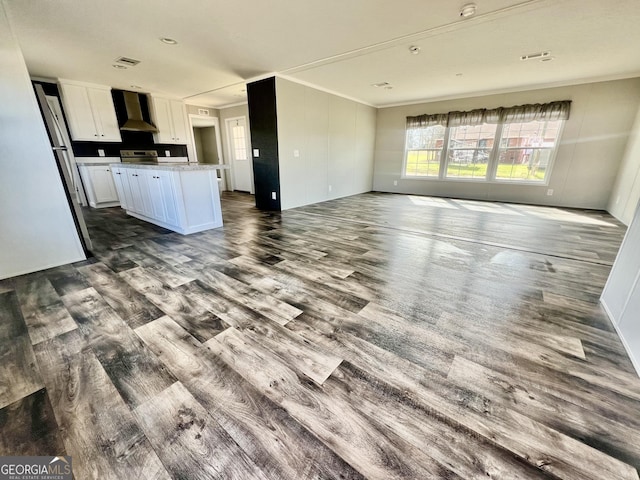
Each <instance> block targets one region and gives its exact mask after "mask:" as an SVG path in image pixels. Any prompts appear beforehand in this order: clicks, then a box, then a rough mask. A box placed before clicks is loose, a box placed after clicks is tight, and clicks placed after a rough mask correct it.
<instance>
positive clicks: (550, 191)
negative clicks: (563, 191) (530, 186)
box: [547, 188, 553, 197]
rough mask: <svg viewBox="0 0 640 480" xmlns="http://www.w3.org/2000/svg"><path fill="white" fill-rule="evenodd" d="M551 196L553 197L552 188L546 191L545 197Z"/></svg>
mask: <svg viewBox="0 0 640 480" xmlns="http://www.w3.org/2000/svg"><path fill="white" fill-rule="evenodd" d="M551 195H553V188H550V189H549V190H547V197H550V196H551Z"/></svg>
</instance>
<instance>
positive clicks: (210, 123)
mask: <svg viewBox="0 0 640 480" xmlns="http://www.w3.org/2000/svg"><path fill="white" fill-rule="evenodd" d="M188 117H189V133H190V135H191V144H192V145H193V158H195V161H196V162H197V161H198V151H197V149H196V138H195V135H194V132H193V129H194V127H195V128H198V127H215V128H216V148H217V149H218V160H219V162H220V164H223V165H224V164H226V162H225V161H224V151H223V150H222V138H221V137H220V119H219V118H218V117H211V116H209V115H196V114H195V113H190V114H189V115H188ZM220 177H221V178H222V189H223V190H227V179H226V175H225V174H224V170H222V171H221V172H220Z"/></svg>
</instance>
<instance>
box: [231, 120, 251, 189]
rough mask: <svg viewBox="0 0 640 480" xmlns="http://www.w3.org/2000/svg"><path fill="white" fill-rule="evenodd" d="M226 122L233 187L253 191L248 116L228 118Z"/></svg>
mask: <svg viewBox="0 0 640 480" xmlns="http://www.w3.org/2000/svg"><path fill="white" fill-rule="evenodd" d="M226 123H227V139H228V142H229V153H230V154H231V171H232V173H233V175H232V176H233V189H234V190H240V191H243V192H250V193H253V162H252V160H251V155H249V131H248V129H247V118H246V117H235V118H228V119H227V120H226Z"/></svg>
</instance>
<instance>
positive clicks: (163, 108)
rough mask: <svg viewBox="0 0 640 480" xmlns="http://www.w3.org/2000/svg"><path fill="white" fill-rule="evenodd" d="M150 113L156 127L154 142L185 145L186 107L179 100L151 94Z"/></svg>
mask: <svg viewBox="0 0 640 480" xmlns="http://www.w3.org/2000/svg"><path fill="white" fill-rule="evenodd" d="M151 115H152V116H153V121H154V123H155V125H156V127H157V128H158V133H155V134H154V135H153V139H154V140H155V142H156V143H175V144H178V145H186V144H187V143H188V141H187V138H188V137H187V109H186V107H185V105H184V103H182V102H181V101H180V100H172V99H170V98H163V97H156V96H155V95H152V96H151Z"/></svg>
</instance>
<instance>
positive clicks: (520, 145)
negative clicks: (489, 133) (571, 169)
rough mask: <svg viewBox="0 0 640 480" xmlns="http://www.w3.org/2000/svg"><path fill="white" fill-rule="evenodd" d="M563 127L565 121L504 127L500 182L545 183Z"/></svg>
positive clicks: (516, 124)
mask: <svg viewBox="0 0 640 480" xmlns="http://www.w3.org/2000/svg"><path fill="white" fill-rule="evenodd" d="M561 127H562V120H556V121H552V122H548V121H544V122H538V121H533V122H526V123H507V124H505V125H503V127H502V135H501V138H500V149H499V151H498V169H497V171H496V179H497V180H516V181H529V182H544V181H545V180H546V177H547V172H548V171H549V167H550V165H551V159H552V154H553V153H554V151H555V148H556V145H557V142H558V137H559V136H560V128H561Z"/></svg>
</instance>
